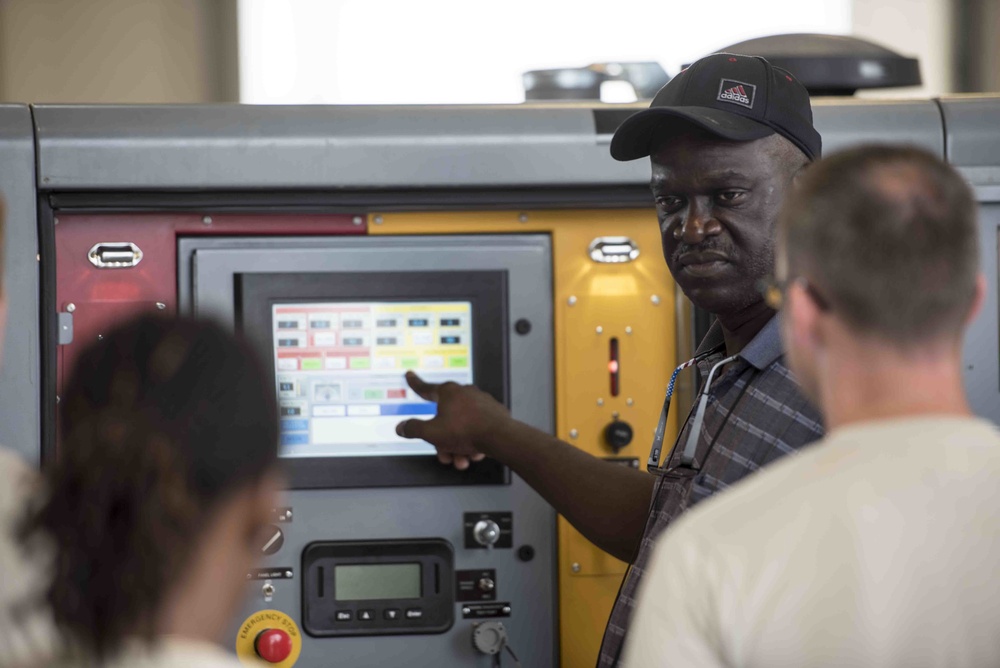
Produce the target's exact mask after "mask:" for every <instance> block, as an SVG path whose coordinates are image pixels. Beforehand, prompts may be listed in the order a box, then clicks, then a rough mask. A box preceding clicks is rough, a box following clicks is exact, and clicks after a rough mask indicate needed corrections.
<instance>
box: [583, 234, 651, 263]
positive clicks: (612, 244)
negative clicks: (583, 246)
mask: <svg viewBox="0 0 1000 668" xmlns="http://www.w3.org/2000/svg"><path fill="white" fill-rule="evenodd" d="M587 252H588V253H589V254H590V259H591V260H593V261H594V262H601V263H606V264H615V263H620V262H631V261H632V260H634V259H636V258H637V257H639V247H638V246H637V245H636V244H635V242H634V241H632V240H631V239H629V238H628V237H597V238H596V239H594V240H593V241H591V242H590V246H589V247H588V248H587Z"/></svg>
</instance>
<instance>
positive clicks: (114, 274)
mask: <svg viewBox="0 0 1000 668" xmlns="http://www.w3.org/2000/svg"><path fill="white" fill-rule="evenodd" d="M57 220H58V223H57V224H56V228H55V245H56V307H57V309H58V310H59V311H66V310H67V306H68V305H69V304H73V305H74V307H75V310H74V311H73V329H74V333H73V343H71V344H69V345H65V346H59V348H58V359H57V365H58V378H57V384H58V390H57V391H58V392H60V393H61V392H62V388H63V383H64V381H65V375H66V373H67V371H68V369H69V368H71V366H72V364H73V362H74V361H75V360H76V356H77V355H78V354H79V351H80V350H81V349H82V348H83V346H85V345H87V344H89V343H91V342H93V341H94V340H95V339H96V338H97V337H98V335H100V334H102V333H103V332H106V331H108V330H109V329H111V328H112V327H114V326H115V325H116V324H118V323H119V322H121V321H123V320H127V319H128V318H130V317H133V316H135V315H137V314H138V313H140V312H142V311H143V310H145V309H154V310H155V309H157V306H156V305H157V303H160V304H164V306H165V308H164V310H166V311H168V312H170V313H174V312H176V310H177V240H178V238H179V237H185V236H232V235H240V236H266V235H283V236H302V235H309V236H325V235H341V234H365V233H367V218H366V216H364V215H347V214H336V215H332V214H331V215H318V214H309V215H290V214H215V213H213V214H210V215H203V214H190V213H185V214H158V213H136V214H101V215H90V214H61V215H59V217H58V219H57ZM355 221H358V222H355ZM102 242H104V243H106V242H111V243H114V242H131V243H134V244H135V245H136V246H138V247H139V248H140V249H141V250H142V252H143V258H142V260H141V261H140V262H139V264H138V265H136V266H135V267H133V268H130V269H98V268H97V267H95V266H94V265H92V264H91V263H90V260H89V259H88V258H87V254H88V253H89V251H90V249H91V248H92V247H93V246H94V245H95V244H98V243H102Z"/></svg>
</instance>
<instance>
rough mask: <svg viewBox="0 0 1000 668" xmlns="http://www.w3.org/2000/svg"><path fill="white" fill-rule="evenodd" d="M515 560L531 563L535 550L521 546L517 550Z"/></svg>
mask: <svg viewBox="0 0 1000 668" xmlns="http://www.w3.org/2000/svg"><path fill="white" fill-rule="evenodd" d="M517 558H518V559H520V560H521V561H531V560H532V559H534V558H535V548H533V547H532V546H530V545H522V546H521V547H519V548H518V549H517Z"/></svg>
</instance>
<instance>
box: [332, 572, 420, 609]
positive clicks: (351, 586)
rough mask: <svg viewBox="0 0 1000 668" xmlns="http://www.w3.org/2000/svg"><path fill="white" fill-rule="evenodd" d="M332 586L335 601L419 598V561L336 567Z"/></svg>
mask: <svg viewBox="0 0 1000 668" xmlns="http://www.w3.org/2000/svg"><path fill="white" fill-rule="evenodd" d="M333 585H334V589H335V592H336V596H335V598H336V600H338V601H377V600H386V599H405V598H420V595H421V587H420V564H359V565H351V566H335V567H334V569H333Z"/></svg>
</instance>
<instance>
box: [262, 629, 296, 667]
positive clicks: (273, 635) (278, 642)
mask: <svg viewBox="0 0 1000 668" xmlns="http://www.w3.org/2000/svg"><path fill="white" fill-rule="evenodd" d="M253 648H254V650H256V652H257V656H259V657H260V658H262V659H264V660H265V661H267V662H268V663H281V662H282V661H284V660H285V659H287V658H288V655H289V654H291V653H292V639H291V638H290V637H289V635H288V634H287V633H285V632H284V631H282V630H281V629H264V630H263V631H261V632H260V633H258V634H257V639H256V640H254V642H253Z"/></svg>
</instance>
